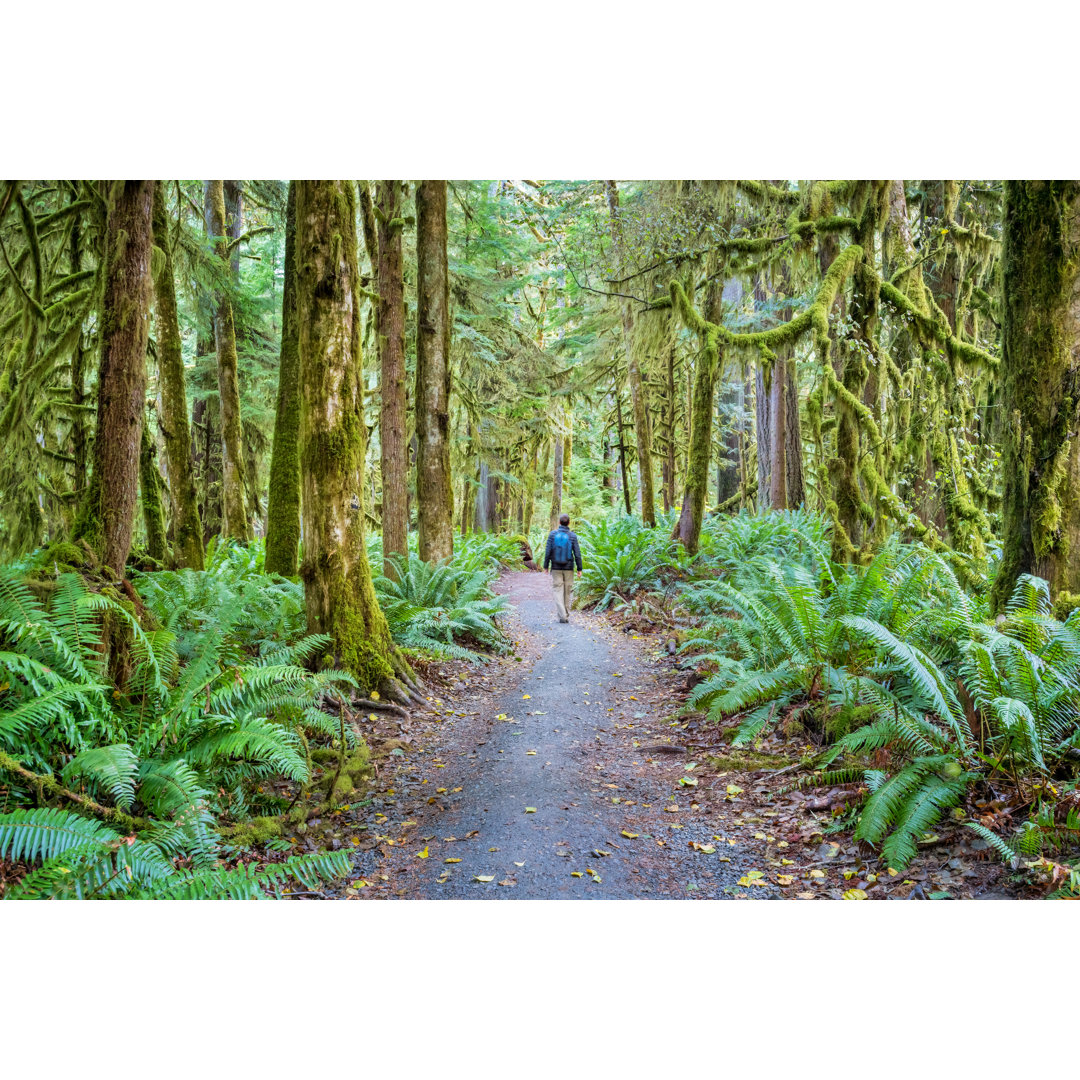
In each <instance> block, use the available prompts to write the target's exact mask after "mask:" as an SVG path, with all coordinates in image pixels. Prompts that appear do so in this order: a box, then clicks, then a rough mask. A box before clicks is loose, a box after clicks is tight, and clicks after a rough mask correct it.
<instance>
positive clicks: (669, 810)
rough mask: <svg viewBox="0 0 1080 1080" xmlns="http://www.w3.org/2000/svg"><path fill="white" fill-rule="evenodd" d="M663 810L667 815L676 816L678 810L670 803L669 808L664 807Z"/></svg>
mask: <svg viewBox="0 0 1080 1080" xmlns="http://www.w3.org/2000/svg"><path fill="white" fill-rule="evenodd" d="M664 809H665V810H666V811H667V812H668V813H669V814H677V813H678V812H679V808H678V807H677V806H676V805H675V804H674V803H672V804H671V805H670V806H665V807H664Z"/></svg>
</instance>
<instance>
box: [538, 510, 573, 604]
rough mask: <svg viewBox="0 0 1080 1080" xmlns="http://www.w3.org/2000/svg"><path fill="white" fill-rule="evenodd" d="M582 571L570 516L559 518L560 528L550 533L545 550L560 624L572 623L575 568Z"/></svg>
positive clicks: (546, 565)
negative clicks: (571, 610) (571, 529)
mask: <svg viewBox="0 0 1080 1080" xmlns="http://www.w3.org/2000/svg"><path fill="white" fill-rule="evenodd" d="M575 565H576V566H577V568H578V570H579V571H580V570H581V548H580V546H579V545H578V538H577V533H573V532H571V531H570V515H569V514H563V515H561V516H560V518H559V527H558V528H557V529H555V530H553V531H552V532H550V533H548V538H547V547H546V548H545V549H544V569H545V570H547V569H548V567H551V587H552V590H553V592H554V593H555V610H556V611H557V612H558V614H559V622H561V623H568V622H569V621H570V608H571V607H573V605H574V599H573V588H574V567H575Z"/></svg>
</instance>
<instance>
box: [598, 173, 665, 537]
mask: <svg viewBox="0 0 1080 1080" xmlns="http://www.w3.org/2000/svg"><path fill="white" fill-rule="evenodd" d="M604 183H605V185H606V187H607V200H608V210H609V211H610V213H611V232H612V236H613V238H614V243H615V253H616V256H617V259H616V262H617V265H618V267H619V271H620V273H622V274H625V273H626V272H627V262H628V260H627V259H626V257H625V251H624V237H623V231H622V220H621V217H620V211H619V189H618V186H617V185H616V183H615V181H614V180H606V181H605V182H604ZM621 311H622V327H623V347H624V349H625V350H626V370H627V379H628V381H629V383H630V399H631V402H632V404H633V412H634V434H635V437H636V439H637V458H638V480H639V482H640V484H641V520H642V521H643V522H644V523H645V525H646V526H648V527H649V528H652V527H653V526H655V525H656V498H655V495H654V494H653V475H652V432H651V431H650V429H649V410H648V405H647V402H646V400H645V385H644V381H643V379H642V377H641V367H640V365H639V364H638V361H637V357H636V356H635V355H634V348H633V340H634V312H633V309H632V308H631V307H630V301H629V300H623V301H622V303H621Z"/></svg>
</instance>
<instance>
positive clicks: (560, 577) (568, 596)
mask: <svg viewBox="0 0 1080 1080" xmlns="http://www.w3.org/2000/svg"><path fill="white" fill-rule="evenodd" d="M551 588H552V591H553V592H554V593H555V610H556V611H557V612H558V613H559V618H560V619H568V618H569V617H570V609H571V608H572V607H573V606H574V594H573V588H574V571H573V570H552V571H551Z"/></svg>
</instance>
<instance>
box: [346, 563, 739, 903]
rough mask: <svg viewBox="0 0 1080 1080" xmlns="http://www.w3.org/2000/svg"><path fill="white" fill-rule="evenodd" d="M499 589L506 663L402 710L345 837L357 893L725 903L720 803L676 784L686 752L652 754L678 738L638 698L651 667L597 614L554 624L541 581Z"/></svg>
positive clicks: (446, 670)
mask: <svg viewBox="0 0 1080 1080" xmlns="http://www.w3.org/2000/svg"><path fill="white" fill-rule="evenodd" d="M499 588H500V591H501V592H504V593H507V594H508V596H509V600H510V604H511V609H510V613H509V615H508V622H507V625H508V627H509V630H510V633H511V636H512V638H513V639H514V641H515V645H516V657H511V658H506V659H501V660H498V661H496V662H495V663H493V664H490V665H487V666H486V667H485V668H481V669H479V670H477V669H471V670H470V671H469V672H467V673H465V672H463V670H462V669H461V668H459V667H456V666H453V667H452V666H451V665H444V666H442V668H441V671H442V673H443V674H444V675H450V674H456V675H457V676H458V677H457V678H456V680H455V681H454V684H453V685H452V686H451V685H450V684H449V683H447V686H448V689H447V690H446V692H445V693H441V694H439V695H438V696H435V695H433V700H432V705H433V711H432V714H431V715H430V716H428V717H427V718H424V719H421V718H416V719H414V721H413V723H412V725H411V729H410V736H411V739H412V742H411V744H410V745H407V746H404V747H400V748H398V750H397V752H396V753H395V755H394V756H392V757H390V758H388V759H387V761H388V762H395V763H396V764H395V766H394V767H393V768H392V769H387V768H386V767H385V765H384V767H383V769H382V771H381V774H380V784H379V788H380V790H379V792H378V794H376V795H375V797H374V798H373V800H372V803H371V805H370V807H368V808H366V810H365V814H364V819H365V820H367V821H369V822H371V824H369V825H368V826H367V829H366V830H365V832H366V834H367V835H366V837H365V839H363V840H360V841H356V840H354V841H353V843H354V844H358V846H359V848H360V850H358V851H357V852H356V856H355V863H356V869H357V873H358V874H359V875H360V877H361V880H362V881H364V882H366V883H367V884H366V885H363V886H362V887H361V888H360V889H359V892H358V893H357V892H355V891H354V892H353V895H358V896H360V897H361V898H365V899H366V898H376V897H378V896H389V897H404V898H416V899H435V898H439V899H445V898H470V899H474V898H491V899H561V898H594V897H602V898H607V899H612V898H632V897H641V898H649V897H666V898H671V897H680V898H685V897H702V898H704V897H716V896H724V895H725V893H724V892H723V891H722V890H723V888H724V886H730V885H731V884H732V883H733V882H735V881H736V880H737V879H738V877H739V875H740V874H741V873H742V872H743V871H742V870H741V869H740V868H739V862H740V860H739V857H738V855H737V854H736V848H735V847H734V846H731V847H729V846H728V845H727V838H726V837H725V836H723V835H721V836H719V837H718V838H717V837H716V831H717V815H716V813H710V810H715V809H716V808H712V807H710V806H708V805H706V804H705V803H704V800H703V801H702V802H701V803H699V802H698V800H697V798H695V791H694V788H693V787H692V786H688V785H687V786H684V785H680V784H679V780H680V779H681V778H683V777H686V778H688V779H689V780H692V779H693V772H692V770H687V769H686V768H685V763H686V760H687V759H686V758H685V756H684V755H682V754H680V753H665V752H662V751H657V750H655V749H650V747H655V746H657V745H660V744H667V745H671V744H673V743H677V738H676V736H677V735H678V734H679V732H678V729H677V727H676V726H674V725H673V721H672V718H671V716H670V715H667V716H661V715H657V714H656V711H655V710H654V709H652V708H650V707H649V706H647V705H646V704H645V703H644V702H643V700H642V698H644V697H648V696H649V694H650V691H652V690H654V689H655V685H656V684H655V680H656V678H657V674H656V671H655V669H652V666H651V665H650V664H648V663H647V662H646V661H645V660H644V659H639V658H638V657H637V656H636V655H635V648H634V647H633V644H632V643H631V642H630V641H629V640H627V637H626V636H625V635H623V634H619V633H618V632H616V631H615V630H613V629H612V628H611V627H610V626H609V625H608V623H607V622H606V621H605V620H604V619H603V618H602V617H600V616H596V615H591V614H587V613H584V612H574V613H573V616H572V619H571V622H570V623H569V624H565V625H564V624H560V623H558V622H557V620H556V618H555V615H554V609H553V603H552V600H551V595H550V593H551V587H550V578H549V577H548V576H547V575H545V574H538V573H528V572H522V573H510V574H505V575H504V576H503V577H502V579H501V581H500V583H499ZM462 675H464V677H462ZM635 691H637V692H638V693H636V692H635ZM436 710H437V711H436ZM672 806H674V807H677V809H676V810H671V809H670V807H672ZM627 834H630V835H627ZM691 842H694V843H697V844H701V845H711V846H712V848H713V849H714V850H712V851H710V852H700V851H698V850H697V849H695V848H692V847H691V846H690V845H691ZM598 853H599V854H598ZM447 860H455V861H451V862H448V861H447ZM477 878H484V879H488V880H484V881H478V880H477Z"/></svg>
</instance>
